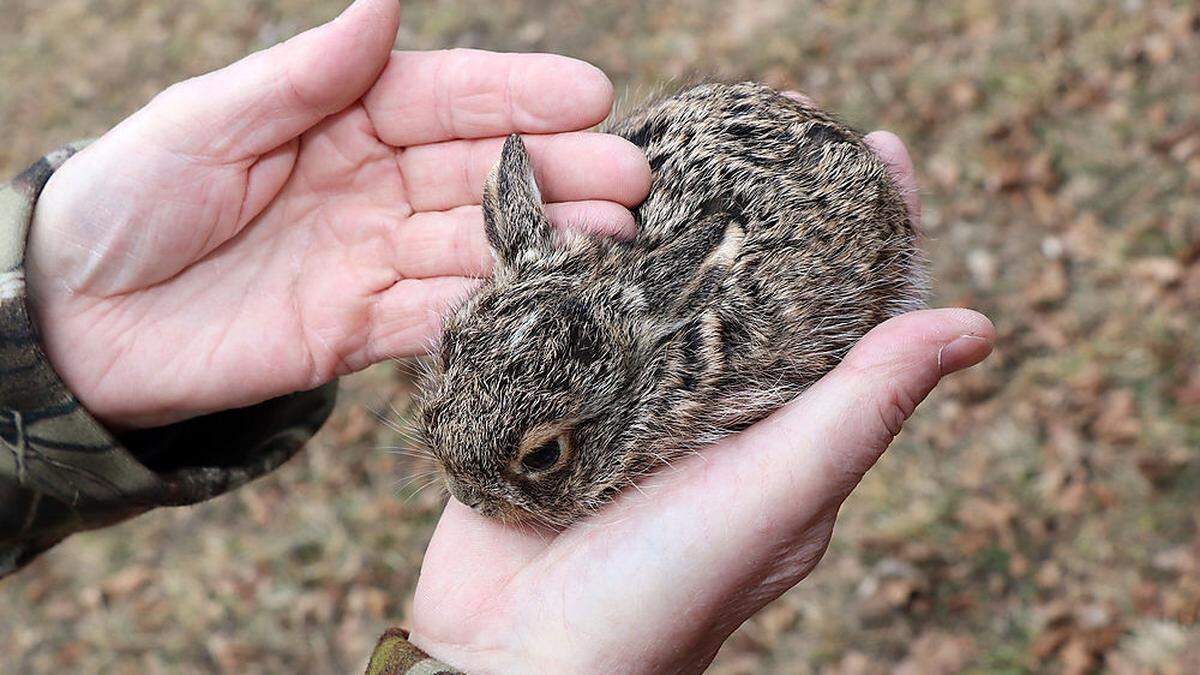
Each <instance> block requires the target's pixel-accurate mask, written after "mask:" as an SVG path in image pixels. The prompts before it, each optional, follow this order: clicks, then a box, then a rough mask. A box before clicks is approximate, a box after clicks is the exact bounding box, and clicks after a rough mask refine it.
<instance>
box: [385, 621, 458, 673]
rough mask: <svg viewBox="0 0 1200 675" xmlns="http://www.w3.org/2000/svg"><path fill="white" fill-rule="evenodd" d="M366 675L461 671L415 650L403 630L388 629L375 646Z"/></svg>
mask: <svg viewBox="0 0 1200 675" xmlns="http://www.w3.org/2000/svg"><path fill="white" fill-rule="evenodd" d="M367 675H462V671H461V670H455V669H454V668H451V667H450V666H448V665H446V664H444V663H442V662H441V661H438V660H437V659H434V658H431V657H430V656H429V655H428V654H426V653H425V652H423V651H421V650H420V649H417V648H416V647H415V646H413V644H412V643H411V642H409V641H408V632H407V631H405V630H404V629H402V628H389V629H388V630H387V632H385V633H384V634H383V635H381V636H380V637H379V644H377V645H375V653H373V654H371V661H370V663H368V664H367Z"/></svg>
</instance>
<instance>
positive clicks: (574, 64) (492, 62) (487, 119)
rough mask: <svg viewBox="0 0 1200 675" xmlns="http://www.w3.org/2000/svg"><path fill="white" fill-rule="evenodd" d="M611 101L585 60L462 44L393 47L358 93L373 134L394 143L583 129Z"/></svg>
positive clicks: (600, 76) (604, 82)
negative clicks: (370, 84)
mask: <svg viewBox="0 0 1200 675" xmlns="http://www.w3.org/2000/svg"><path fill="white" fill-rule="evenodd" d="M612 101H613V87H612V83H611V82H609V80H608V77H606V76H605V75H604V73H603V72H602V71H601V70H600V69H599V68H596V67H595V66H593V65H591V64H589V63H585V62H583V61H579V60H576V59H571V58H567V57H565V56H557V55H553V54H500V53H495V52H485V51H478V50H470V49H454V50H448V51H436V52H394V53H393V54H392V56H391V58H390V59H389V61H388V64H387V67H386V68H385V69H384V71H383V73H382V74H381V75H380V76H379V81H378V82H377V83H376V84H375V86H374V87H372V88H371V91H370V92H368V94H367V95H366V97H364V99H363V103H364V104H365V106H366V108H367V112H368V113H369V114H370V115H371V119H372V121H373V122H374V124H375V129H376V131H377V132H378V134H379V138H380V139H382V140H383V141H384V142H385V143H390V144H392V145H394V146H396V147H407V146H410V145H422V144H426V143H435V142H438V141H448V140H453V139H458V138H486V137H489V136H506V135H508V134H510V133H512V132H520V133H531V134H547V133H555V132H560V131H576V130H579V129H586V128H588V127H590V126H593V125H595V124H597V123H599V122H600V121H601V120H603V119H604V118H605V117H607V116H608V113H609V110H610V109H611V108H612Z"/></svg>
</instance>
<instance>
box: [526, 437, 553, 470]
mask: <svg viewBox="0 0 1200 675" xmlns="http://www.w3.org/2000/svg"><path fill="white" fill-rule="evenodd" d="M561 455H562V447H561V445H560V443H559V440H558V439H557V438H552V439H550V440H548V441H546V442H545V443H542V444H541V445H539V446H538V447H536V448H534V449H533V451H531V452H528V453H526V454H525V456H524V457H522V458H521V467H522V468H524V469H525V470H526V471H545V470H546V469H549V468H550V467H552V466H554V465H555V464H557V463H558V458H559V456H561Z"/></svg>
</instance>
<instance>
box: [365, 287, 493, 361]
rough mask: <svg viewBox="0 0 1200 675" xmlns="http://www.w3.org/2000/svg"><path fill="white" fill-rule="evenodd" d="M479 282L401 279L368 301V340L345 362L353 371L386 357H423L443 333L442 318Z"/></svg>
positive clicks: (471, 291) (468, 294)
mask: <svg viewBox="0 0 1200 675" xmlns="http://www.w3.org/2000/svg"><path fill="white" fill-rule="evenodd" d="M481 283H482V282H481V281H480V280H479V279H469V278H464V277H436V278H433V279H401V280H400V281H398V282H396V283H395V284H393V285H392V286H391V287H389V288H388V289H386V290H384V291H381V292H379V293H376V294H375V296H374V297H372V298H371V300H370V314H369V316H368V319H367V340H366V344H365V346H364V348H363V350H362V352H361V353H358V354H355V355H354V356H352V357H351V358H348V359H347V361H348V362H350V365H351V367H352V369H353V370H361V369H363V368H366V367H367V366H369V365H372V364H375V363H379V362H381V361H386V360H388V359H397V358H404V357H408V356H422V355H425V354H427V353H428V352H429V350H430V348H431V347H432V346H433V345H434V344H435V343H436V341H437V338H438V336H439V335H440V334H441V332H442V322H443V320H444V319H445V317H446V316H447V315H448V314H449V313H450V312H451V311H453V310H454V308H455V307H457V306H459V305H460V304H462V302H463V301H464V300H466V299H467V298H468V297H470V296H471V294H472V293H474V292H475V291H476V290H478V288H479V285H480V284H481Z"/></svg>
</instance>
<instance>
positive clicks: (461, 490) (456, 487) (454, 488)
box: [446, 480, 483, 509]
mask: <svg viewBox="0 0 1200 675" xmlns="http://www.w3.org/2000/svg"><path fill="white" fill-rule="evenodd" d="M446 487H447V488H449V489H450V494H451V495H453V496H454V498H455V499H457V500H458V501H459V502H461V503H462V505H463V506H466V507H467V508H471V509H478V508H479V505H480V504H481V503H483V493H482V492H480V491H479V490H476V489H474V488H471V487H468V486H466V485H463V484H462V483H459V482H458V481H455V480H450V481H447V485H446Z"/></svg>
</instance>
